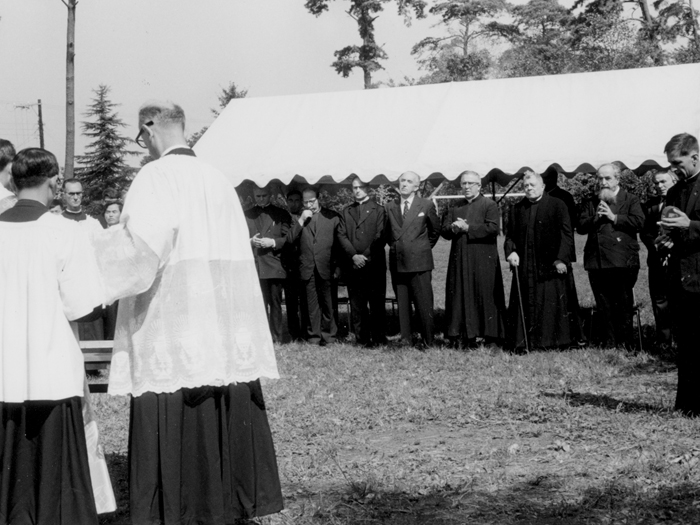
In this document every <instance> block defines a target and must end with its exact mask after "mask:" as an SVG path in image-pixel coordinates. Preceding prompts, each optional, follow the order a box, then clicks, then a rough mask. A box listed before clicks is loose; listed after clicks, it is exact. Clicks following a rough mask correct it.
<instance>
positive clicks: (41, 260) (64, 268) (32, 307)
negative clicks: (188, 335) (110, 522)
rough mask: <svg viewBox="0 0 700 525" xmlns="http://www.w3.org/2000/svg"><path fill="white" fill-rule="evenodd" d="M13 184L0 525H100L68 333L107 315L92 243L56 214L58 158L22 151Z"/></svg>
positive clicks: (3, 242) (77, 364)
mask: <svg viewBox="0 0 700 525" xmlns="http://www.w3.org/2000/svg"><path fill="white" fill-rule="evenodd" d="M12 176H13V179H14V183H15V186H16V188H17V190H18V196H19V200H18V201H17V203H16V204H15V205H14V207H12V208H10V209H8V210H6V211H5V212H3V213H1V214H0V247H1V249H0V423H1V424H0V523H13V524H14V523H37V524H38V523H55V524H57V525H73V524H75V523H80V524H94V525H97V511H98V509H97V508H96V507H95V500H94V499H93V490H92V487H91V472H90V463H89V459H88V449H87V444H86V440H85V431H84V426H83V424H84V420H83V415H82V407H83V404H82V397H83V384H84V380H85V369H84V363H83V355H82V353H81V351H80V347H79V346H78V341H77V340H76V339H75V337H74V336H73V332H72V331H71V328H70V326H69V324H68V321H69V320H78V319H80V318H84V317H85V316H89V315H91V314H94V313H99V312H101V301H102V293H101V290H100V278H99V274H98V270H97V265H96V263H95V258H94V255H93V253H92V249H91V247H90V242H89V239H88V236H87V235H86V233H85V232H83V231H81V230H80V228H78V226H77V225H76V224H75V223H74V222H69V221H66V220H65V219H63V218H61V217H58V216H57V215H54V214H51V213H49V209H48V207H47V204H48V203H49V202H51V199H52V198H53V195H54V192H55V191H56V187H57V184H58V182H57V181H58V163H57V162H56V157H54V155H53V154H51V153H49V152H48V151H45V150H43V149H39V148H27V149H24V150H22V151H20V152H19V153H18V154H17V155H16V156H15V157H14V162H13V165H12ZM108 479H109V477H108V476H107V480H108ZM110 490H111V489H110ZM111 510H114V509H113V508H112V509H111Z"/></svg>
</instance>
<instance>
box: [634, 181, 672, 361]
mask: <svg viewBox="0 0 700 525" xmlns="http://www.w3.org/2000/svg"><path fill="white" fill-rule="evenodd" d="M653 180H654V187H655V188H656V196H655V197H652V198H650V199H649V200H647V202H645V203H644V205H643V209H644V216H645V219H644V227H643V228H642V231H641V233H640V234H639V237H640V239H641V240H642V242H643V243H644V246H646V247H647V254H648V255H647V267H648V268H649V297H650V299H651V308H652V311H653V312H654V321H655V324H656V340H657V342H658V344H659V345H661V346H662V347H668V346H669V345H670V344H671V310H670V308H669V305H668V285H669V283H668V261H667V256H668V252H666V251H665V250H663V249H659V247H657V246H656V242H655V241H656V238H657V237H658V236H659V234H660V233H661V231H660V228H659V224H658V223H659V221H660V220H661V212H662V210H663V209H664V208H665V207H666V194H667V193H668V190H669V189H670V188H672V187H673V186H674V185H675V184H676V182H678V176H677V175H676V174H675V173H673V172H672V171H670V170H661V171H658V172H656V173H655V174H654V176H653Z"/></svg>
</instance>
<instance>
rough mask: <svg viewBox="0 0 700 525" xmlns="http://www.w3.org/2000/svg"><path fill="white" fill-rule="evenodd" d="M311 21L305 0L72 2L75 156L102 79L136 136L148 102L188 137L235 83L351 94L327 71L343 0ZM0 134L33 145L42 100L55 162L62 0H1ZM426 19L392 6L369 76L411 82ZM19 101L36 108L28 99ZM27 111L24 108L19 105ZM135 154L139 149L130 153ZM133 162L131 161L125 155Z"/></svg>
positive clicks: (60, 118)
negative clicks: (173, 105)
mask: <svg viewBox="0 0 700 525" xmlns="http://www.w3.org/2000/svg"><path fill="white" fill-rule="evenodd" d="M330 4H331V9H330V11H329V12H326V13H324V14H323V15H321V16H320V17H314V16H313V15H311V14H310V13H309V12H308V11H306V9H305V8H304V0H199V1H196V2H195V1H192V0H189V1H184V0H146V1H144V0H80V1H79V3H78V7H77V15H76V58H75V77H76V80H75V102H76V112H75V113H76V131H77V132H76V141H77V142H76V154H78V155H79V154H81V153H83V152H84V147H85V145H86V141H85V139H84V137H82V136H81V135H80V127H79V126H80V122H81V121H82V120H85V117H84V116H83V113H84V112H85V110H86V108H87V106H88V105H89V103H90V101H91V98H92V97H93V96H94V94H93V92H92V90H94V89H96V88H97V87H98V86H99V85H101V84H105V85H107V86H109V87H110V88H111V94H110V98H111V100H112V101H113V102H116V103H118V104H120V106H119V107H118V108H117V111H118V113H119V115H120V117H121V118H122V119H123V120H124V122H125V123H126V124H127V127H126V128H123V131H122V134H123V135H125V136H128V137H133V136H135V135H136V132H137V129H136V125H135V123H136V120H137V112H138V108H139V107H140V105H141V104H142V103H143V102H144V101H146V100H148V99H153V98H157V99H169V100H173V101H174V102H177V103H178V104H180V105H181V106H182V107H183V108H184V110H185V113H186V115H187V130H186V131H187V133H188V134H189V133H193V132H195V131H197V130H199V129H201V128H202V127H203V126H205V125H209V124H210V123H211V122H212V120H213V116H212V115H211V112H210V108H212V107H215V106H217V104H218V102H217V96H218V94H219V93H220V91H221V88H223V87H226V86H227V85H228V83H229V82H231V81H234V82H236V84H237V86H238V87H239V88H241V89H248V96H249V97H266V96H276V95H291V94H301V93H316V92H326V91H346V90H359V89H362V87H363V78H362V74H361V71H359V70H357V71H356V72H354V73H353V74H352V75H351V76H350V77H349V78H343V77H342V76H340V75H338V74H337V73H336V72H335V70H334V69H333V68H332V67H331V66H330V64H331V63H332V62H333V60H334V56H333V52H334V51H335V50H337V49H341V48H342V47H344V46H346V45H350V44H357V43H359V36H358V34H357V26H356V23H355V21H354V20H352V19H351V18H350V17H349V16H348V15H347V14H346V13H345V12H344V10H343V9H344V8H346V6H345V4H347V2H344V1H341V0H335V1H331V2H330ZM0 17H1V19H0V49H1V50H2V53H0V71H1V72H2V73H1V74H2V81H0V138H6V139H8V140H11V141H12V142H13V143H14V144H15V146H16V148H17V149H21V148H23V147H29V146H38V145H39V136H38V125H37V122H38V119H37V112H36V102H37V100H38V99H41V101H42V110H43V120H44V136H45V147H46V149H48V150H49V151H51V152H53V153H54V154H56V156H57V157H58V159H59V163H61V164H63V159H64V154H65V55H66V48H65V46H66V27H67V23H66V19H67V10H66V7H65V6H64V4H63V3H62V2H61V0H0ZM437 21H438V20H437V18H436V17H434V16H430V15H429V16H428V18H427V19H425V20H420V21H414V22H413V23H412V25H411V27H406V26H405V25H404V23H403V18H402V17H400V16H399V15H398V14H397V13H396V7H395V4H393V3H388V4H387V6H386V8H385V11H384V12H383V13H382V14H381V16H380V17H379V18H378V19H377V21H376V23H375V26H376V33H375V34H376V38H377V41H378V42H379V43H380V44H383V45H384V49H385V51H386V52H387V53H388V55H389V60H387V61H385V63H384V67H385V68H386V69H385V70H384V71H381V72H379V73H377V74H376V75H375V76H374V77H373V79H374V80H375V81H388V80H389V79H394V80H396V81H401V80H402V79H403V78H404V76H409V77H419V76H420V75H421V74H423V73H422V72H421V71H419V69H418V65H417V63H416V60H415V57H413V56H411V54H410V51H411V48H412V46H413V45H414V44H415V43H416V42H418V41H419V40H421V39H422V38H424V37H426V36H429V35H433V34H436V33H439V31H440V28H435V27H433V26H434V25H435V23H436V22H437ZM28 104H33V105H30V106H26V105H28ZM23 105H24V106H25V109H23V108H21V107H18V106H23ZM136 149H138V148H136ZM129 162H130V164H132V165H138V158H134V159H133V160H131V161H129Z"/></svg>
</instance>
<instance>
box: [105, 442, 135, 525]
mask: <svg viewBox="0 0 700 525" xmlns="http://www.w3.org/2000/svg"><path fill="white" fill-rule="evenodd" d="M106 459H107V468H108V469H109V475H110V477H111V478H112V489H114V496H115V497H116V499H117V510H116V512H112V513H110V514H101V515H100V525H128V524H130V523H131V521H130V520H129V463H128V461H127V458H126V454H106Z"/></svg>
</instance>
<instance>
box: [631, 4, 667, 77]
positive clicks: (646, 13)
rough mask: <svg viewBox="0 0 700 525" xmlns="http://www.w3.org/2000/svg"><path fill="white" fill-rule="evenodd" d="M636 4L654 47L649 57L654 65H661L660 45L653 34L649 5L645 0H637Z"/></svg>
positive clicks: (662, 61)
mask: <svg viewBox="0 0 700 525" xmlns="http://www.w3.org/2000/svg"><path fill="white" fill-rule="evenodd" d="M637 4H638V5H639V8H640V9H641V10H642V17H643V18H644V25H645V26H646V28H647V35H648V36H649V39H650V41H651V43H652V44H653V45H654V48H655V53H654V56H653V57H651V58H652V60H653V61H654V65H655V66H663V65H664V60H663V56H662V53H661V46H659V41H658V39H657V38H656V35H655V34H654V20H653V18H652V17H651V12H649V5H648V4H647V0H637Z"/></svg>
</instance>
